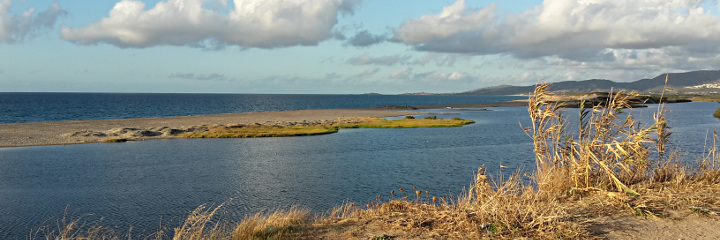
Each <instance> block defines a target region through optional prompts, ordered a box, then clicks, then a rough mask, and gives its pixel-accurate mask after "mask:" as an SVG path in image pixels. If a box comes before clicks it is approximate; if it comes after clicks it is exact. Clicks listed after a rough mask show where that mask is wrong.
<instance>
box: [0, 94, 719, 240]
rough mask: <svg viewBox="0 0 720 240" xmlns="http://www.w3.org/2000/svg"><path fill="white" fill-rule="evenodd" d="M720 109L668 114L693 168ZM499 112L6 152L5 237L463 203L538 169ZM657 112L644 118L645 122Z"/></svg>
mask: <svg viewBox="0 0 720 240" xmlns="http://www.w3.org/2000/svg"><path fill="white" fill-rule="evenodd" d="M718 107H720V104H717V103H683V104H671V105H668V109H669V110H671V111H672V112H670V113H669V115H668V118H669V121H670V124H671V126H672V127H673V129H672V131H673V132H674V133H673V136H672V137H673V142H672V145H673V146H675V147H678V148H682V149H683V150H684V151H686V153H685V154H686V155H687V156H688V157H690V158H692V157H694V156H699V155H701V154H702V152H703V148H702V145H700V146H697V145H698V143H699V142H700V143H702V142H704V139H705V136H706V133H707V131H708V130H709V131H712V130H714V129H715V128H718V127H720V121H718V120H717V119H715V118H713V117H712V116H711V114H712V113H713V112H714V110H715V109H716V108H718ZM490 110H491V111H457V110H453V112H459V113H460V116H459V117H461V118H466V119H472V120H475V121H477V123H476V124H473V125H469V126H465V127H460V128H424V129H347V130H341V131H340V132H339V133H337V134H331V135H323V136H311V137H290V138H261V139H170V140H153V141H143V142H128V143H120V144H85V145H69V146H43V147H23V148H4V149H0V164H2V166H3V168H0V226H1V227H0V238H3V239H6V238H13V237H19V238H24V237H25V236H27V235H28V233H29V231H30V230H31V229H35V228H36V227H37V226H39V225H41V224H42V223H43V222H44V221H45V220H48V219H50V218H51V217H61V216H62V214H63V211H64V209H65V208H66V206H68V205H69V213H70V215H71V216H82V215H83V214H88V213H92V214H93V215H92V216H87V217H86V219H88V220H93V219H97V218H99V217H104V220H103V221H102V223H103V225H105V226H112V227H117V228H118V229H126V228H127V227H128V226H130V225H132V226H133V227H134V232H135V233H136V234H141V233H148V232H152V231H155V230H156V229H158V226H159V225H160V224H161V222H162V225H163V226H166V227H175V226H178V225H179V221H181V220H183V219H184V218H185V217H186V216H187V214H188V213H189V212H191V211H192V210H193V209H194V208H196V207H197V206H199V205H201V204H213V205H217V204H220V203H223V202H225V201H228V200H229V199H232V201H231V202H230V203H229V204H228V206H227V207H226V208H224V211H225V212H224V214H225V215H224V216H225V218H230V219H233V218H234V219H237V218H240V217H242V216H245V215H247V214H254V213H256V212H258V211H263V210H273V209H277V208H281V207H288V206H291V205H298V206H302V207H307V208H310V209H313V210H314V211H316V212H322V211H325V210H327V209H328V208H330V207H332V206H337V205H339V204H342V203H343V202H344V201H353V202H357V203H361V204H362V203H367V202H370V201H373V200H374V199H375V197H376V196H377V195H378V194H383V195H384V196H386V195H388V194H389V192H390V191H391V190H396V189H397V188H400V187H403V188H405V189H412V186H417V187H418V188H419V189H422V190H429V191H430V192H431V194H432V195H436V196H442V195H447V196H456V195H458V194H459V193H461V191H462V189H463V188H465V187H466V186H468V185H469V184H470V183H471V182H472V180H473V174H474V173H473V171H475V170H477V167H478V166H480V165H485V166H486V167H487V169H488V171H489V172H490V173H497V172H498V171H500V169H499V168H498V166H499V164H501V163H502V164H503V165H507V166H509V167H510V169H515V168H525V169H532V165H533V164H534V159H533V156H532V144H531V141H530V139H529V138H528V137H527V136H526V135H525V133H524V132H522V130H521V129H520V127H519V124H518V123H519V122H520V123H523V124H525V125H527V124H529V121H528V119H527V118H528V117H527V112H526V109H525V108H522V107H509V108H490ZM654 110H655V108H653V107H651V108H645V109H636V110H635V113H636V114H637V115H638V117H639V118H641V119H642V120H644V121H646V122H647V121H650V120H651V119H652V112H653V111H654ZM433 111H450V110H444V109H443V110H433ZM569 111H576V110H569ZM568 114H569V116H572V115H574V113H568ZM421 117H422V116H421ZM504 171H505V172H506V173H509V172H511V171H514V170H508V169H505V170H504ZM51 221H54V220H51ZM53 223H54V222H53Z"/></svg>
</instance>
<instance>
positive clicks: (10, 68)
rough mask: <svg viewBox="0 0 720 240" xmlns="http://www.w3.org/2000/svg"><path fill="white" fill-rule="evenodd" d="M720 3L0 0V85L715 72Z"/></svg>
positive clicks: (124, 88) (194, 88)
mask: <svg viewBox="0 0 720 240" xmlns="http://www.w3.org/2000/svg"><path fill="white" fill-rule="evenodd" d="M718 6H719V5H718V2H717V1H701V0H673V1H667V0H637V1H626V0H581V1H565V0H545V1H496V2H493V1H473V0H465V1H463V0H457V1H453V0H250V1H247V0H160V1H157V0H156V1H132V0H123V1H111V0H105V1H70V0H57V1H44V0H32V1H30V0H0V92H46V91H51V92H203V93H205V92H209V93H302V94H305V93H341V94H356V93H366V92H379V93H384V94H397V93H404V92H459V91H466V90H471V89H475V88H481V87H489V86H495V85H502V84H509V85H532V84H535V83H537V82H538V81H548V82H554V81H565V80H585V79H590V78H602V79H610V80H615V81H634V80H638V79H642V78H651V77H655V76H657V75H659V74H662V73H665V72H680V71H693V70H708V69H713V70H717V69H720V67H718V66H720V65H719V64H720V54H719V53H720V34H717V33H718V32H720V16H719V15H718V10H719V9H718Z"/></svg>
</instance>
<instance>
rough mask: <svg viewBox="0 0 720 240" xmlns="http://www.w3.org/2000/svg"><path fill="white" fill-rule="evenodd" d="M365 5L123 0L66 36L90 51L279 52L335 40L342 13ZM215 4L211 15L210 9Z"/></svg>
mask: <svg viewBox="0 0 720 240" xmlns="http://www.w3.org/2000/svg"><path fill="white" fill-rule="evenodd" d="M360 2H361V0H297V1H286V0H234V1H232V2H231V3H228V1H227V0H166V1H161V2H159V3H157V4H156V5H155V6H154V7H152V8H150V9H148V10H145V8H146V6H145V3H143V2H141V1H134V0H123V1H121V2H118V3H117V4H115V6H114V7H113V9H112V10H110V12H109V15H108V17H106V18H103V19H102V20H100V21H99V22H96V23H91V24H89V25H87V26H85V27H81V28H71V27H63V28H62V30H61V36H62V37H63V38H65V39H66V40H69V41H71V42H74V43H77V44H81V45H88V44H97V43H100V42H104V43H109V44H113V45H116V46H118V47H137V48H143V47H151V46H157V45H175V46H183V45H191V46H197V45H202V44H204V43H205V42H207V41H209V42H212V43H213V45H214V46H215V45H218V44H220V45H223V44H225V45H237V46H243V47H257V48H276V47H287V46H296V45H316V44H318V43H319V42H321V41H323V40H327V39H329V38H331V37H332V35H333V32H332V29H333V27H334V26H335V25H336V24H337V22H338V15H339V14H341V13H352V12H353V10H354V8H355V7H356V6H357V5H359V4H360ZM208 4H213V5H215V7H213V8H212V9H208V8H206V7H204V6H207V5H208Z"/></svg>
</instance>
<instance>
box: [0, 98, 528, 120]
mask: <svg viewBox="0 0 720 240" xmlns="http://www.w3.org/2000/svg"><path fill="white" fill-rule="evenodd" d="M520 98H522V97H512V96H404V95H292V94H179V93H178V94H171V93H168V94H159V93H2V92H0V123H17V122H40V121H61V120H90V119H124V118H146V117H170V116H185V115H202V114H217V113H240V112H266V111H284V110H300V109H335V108H370V107H381V106H417V105H436V104H462V103H483V102H502V101H509V100H514V99H520Z"/></svg>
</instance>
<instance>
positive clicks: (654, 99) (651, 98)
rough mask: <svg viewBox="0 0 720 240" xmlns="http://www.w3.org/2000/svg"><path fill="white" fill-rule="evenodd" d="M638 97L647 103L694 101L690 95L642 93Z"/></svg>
mask: <svg viewBox="0 0 720 240" xmlns="http://www.w3.org/2000/svg"><path fill="white" fill-rule="evenodd" d="M638 99H640V100H642V101H643V102H645V103H681V102H692V101H693V100H692V97H691V96H688V95H672V96H662V95H658V94H652V95H640V96H638Z"/></svg>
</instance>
